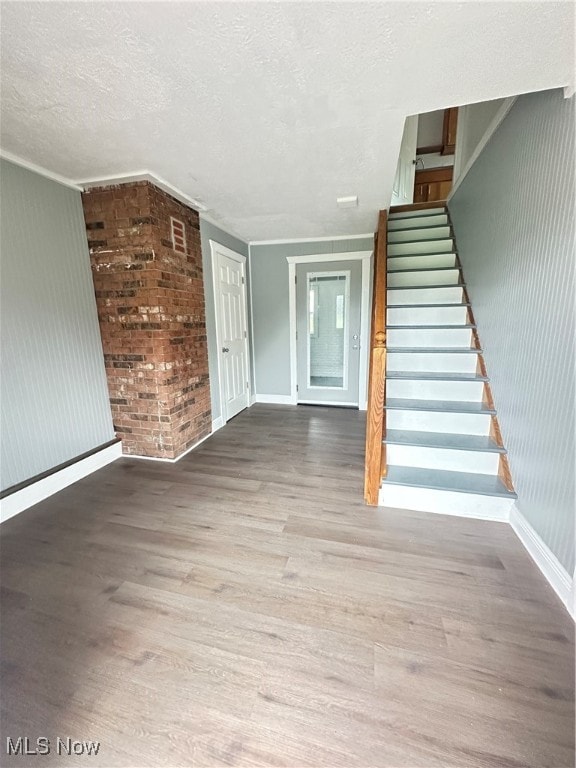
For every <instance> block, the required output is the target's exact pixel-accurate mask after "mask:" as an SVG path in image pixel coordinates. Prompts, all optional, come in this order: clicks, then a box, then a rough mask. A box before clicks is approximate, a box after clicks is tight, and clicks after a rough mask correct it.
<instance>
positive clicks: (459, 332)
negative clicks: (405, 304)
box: [386, 328, 472, 349]
mask: <svg viewBox="0 0 576 768" xmlns="http://www.w3.org/2000/svg"><path fill="white" fill-rule="evenodd" d="M386 336H387V339H388V346H390V347H430V348H432V349H433V348H435V347H440V348H442V347H460V348H462V347H463V348H468V347H471V346H472V330H471V329H470V328H454V329H452V328H431V329H430V330H428V329H427V328H389V329H388V330H387V332H386Z"/></svg>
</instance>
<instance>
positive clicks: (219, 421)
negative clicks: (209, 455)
mask: <svg viewBox="0 0 576 768" xmlns="http://www.w3.org/2000/svg"><path fill="white" fill-rule="evenodd" d="M224 424H226V422H225V421H224V419H223V417H222V416H218V417H217V418H216V419H213V420H212V434H214V432H217V431H218V430H219V429H222V427H223V426H224Z"/></svg>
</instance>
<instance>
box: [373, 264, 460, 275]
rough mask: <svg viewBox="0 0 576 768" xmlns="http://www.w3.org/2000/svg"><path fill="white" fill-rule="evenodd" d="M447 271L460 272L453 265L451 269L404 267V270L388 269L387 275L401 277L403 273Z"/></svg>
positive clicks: (458, 268) (457, 267)
mask: <svg viewBox="0 0 576 768" xmlns="http://www.w3.org/2000/svg"><path fill="white" fill-rule="evenodd" d="M447 270H460V267H459V266H457V265H456V264H453V265H452V266H451V267H419V268H418V267H417V268H415V267H405V268H404V269H389V270H388V274H389V275H401V274H402V273H404V272H446V271H447Z"/></svg>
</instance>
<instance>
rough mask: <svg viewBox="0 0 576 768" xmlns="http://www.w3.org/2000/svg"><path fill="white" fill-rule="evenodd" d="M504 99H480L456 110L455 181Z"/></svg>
mask: <svg viewBox="0 0 576 768" xmlns="http://www.w3.org/2000/svg"><path fill="white" fill-rule="evenodd" d="M505 101H506V99H494V100H493V101H481V102H479V103H478V104H467V105H466V106H464V107H460V109H459V110H458V129H457V131H456V152H455V155H454V180H455V181H456V179H457V178H458V177H459V175H460V173H461V172H462V171H463V170H464V168H465V167H466V164H467V163H468V161H469V160H470V158H471V157H472V155H473V153H474V150H475V149H476V147H477V146H478V144H479V143H480V141H481V140H482V138H483V136H484V134H485V133H486V129H487V128H488V126H489V125H490V123H491V122H492V120H493V119H494V118H495V117H496V114H497V112H498V110H499V109H500V107H501V106H502V105H503V104H504V102H505Z"/></svg>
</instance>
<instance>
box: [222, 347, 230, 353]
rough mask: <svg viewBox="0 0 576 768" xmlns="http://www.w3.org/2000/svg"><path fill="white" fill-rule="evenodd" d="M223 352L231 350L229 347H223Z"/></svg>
mask: <svg viewBox="0 0 576 768" xmlns="http://www.w3.org/2000/svg"><path fill="white" fill-rule="evenodd" d="M222 352H230V350H229V349H228V347H222Z"/></svg>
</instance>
